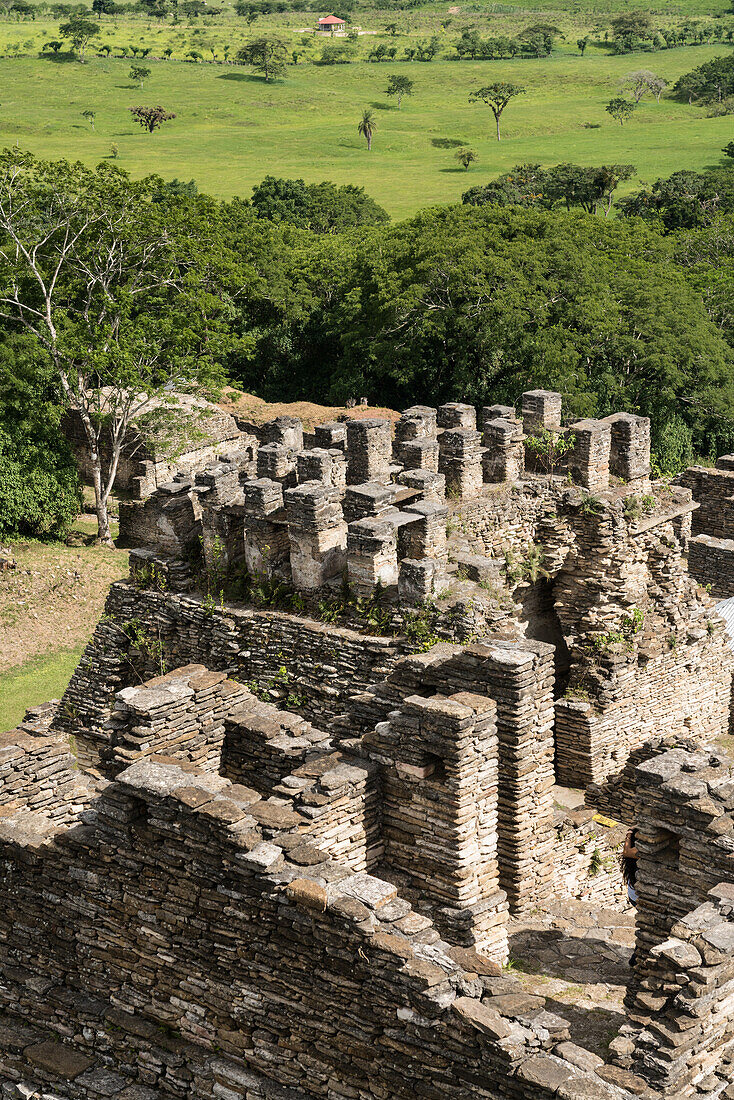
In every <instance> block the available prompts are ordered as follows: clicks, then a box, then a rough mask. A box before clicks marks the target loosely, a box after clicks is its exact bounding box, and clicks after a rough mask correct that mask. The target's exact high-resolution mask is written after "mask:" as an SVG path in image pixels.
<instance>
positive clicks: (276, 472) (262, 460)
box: [257, 443, 296, 488]
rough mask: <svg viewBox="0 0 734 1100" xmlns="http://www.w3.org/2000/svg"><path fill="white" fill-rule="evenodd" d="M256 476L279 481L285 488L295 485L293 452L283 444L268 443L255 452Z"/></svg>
mask: <svg viewBox="0 0 734 1100" xmlns="http://www.w3.org/2000/svg"><path fill="white" fill-rule="evenodd" d="M257 476H258V477H259V478H261V477H265V478H268V479H269V480H271V481H280V482H282V483H283V485H285V486H286V488H289V487H290V486H292V485H295V483H296V457H295V451H293V450H291V449H290V447H286V446H285V445H284V444H283V443H268V444H266V445H265V446H264V447H260V449H259V450H258V452H257Z"/></svg>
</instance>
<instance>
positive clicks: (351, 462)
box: [347, 419, 392, 485]
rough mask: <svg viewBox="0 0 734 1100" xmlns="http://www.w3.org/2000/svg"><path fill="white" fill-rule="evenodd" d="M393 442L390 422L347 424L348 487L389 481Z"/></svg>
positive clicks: (362, 421)
mask: <svg viewBox="0 0 734 1100" xmlns="http://www.w3.org/2000/svg"><path fill="white" fill-rule="evenodd" d="M391 458H392V440H391V438H390V421H389V420H376V419H374V420H373V419H365V420H349V421H347V484H348V485H362V484H363V483H364V482H366V481H372V482H379V483H382V484H387V483H388V482H389V481H390V461H391Z"/></svg>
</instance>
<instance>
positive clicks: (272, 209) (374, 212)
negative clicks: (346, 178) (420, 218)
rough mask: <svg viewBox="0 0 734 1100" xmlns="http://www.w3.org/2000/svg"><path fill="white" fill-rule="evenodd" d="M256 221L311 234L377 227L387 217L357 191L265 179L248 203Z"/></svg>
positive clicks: (331, 185)
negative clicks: (259, 219)
mask: <svg viewBox="0 0 734 1100" xmlns="http://www.w3.org/2000/svg"><path fill="white" fill-rule="evenodd" d="M250 201H251V203H252V206H253V209H254V210H255V212H256V213H257V216H258V218H267V219H268V220H269V221H272V222H287V223H289V224H290V225H297V226H299V227H300V228H301V229H310V230H311V231H312V232H315V233H334V232H338V231H340V230H344V229H350V228H352V227H353V226H355V225H379V224H380V223H381V222H386V221H387V220H388V217H387V214H386V213H385V211H384V210H383V209H382V207H381V206H378V205H377V203H376V202H375V201H374V199H372V198H370V196H369V195H365V193H364V191H363V189H362V188H361V187H354V186H352V185H351V184H347V185H346V186H343V187H337V186H335V184H333V183H328V182H326V181H325V182H323V183H310V184H306V183H304V181H303V180H288V179H276V178H275V177H274V176H266V177H265V179H264V180H263V181H262V183H259V184H258V185H257V187H255V188H254V189H253V192H252V199H251V200H250Z"/></svg>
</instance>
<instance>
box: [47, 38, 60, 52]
mask: <svg viewBox="0 0 734 1100" xmlns="http://www.w3.org/2000/svg"><path fill="white" fill-rule="evenodd" d="M63 44H64V43H63V42H59V40H58V39H52V40H51V41H50V42H44V43H43V49H44V50H47V49H48V50H53V52H54V53H58V52H59V50H60V49H61V47H62V46H63Z"/></svg>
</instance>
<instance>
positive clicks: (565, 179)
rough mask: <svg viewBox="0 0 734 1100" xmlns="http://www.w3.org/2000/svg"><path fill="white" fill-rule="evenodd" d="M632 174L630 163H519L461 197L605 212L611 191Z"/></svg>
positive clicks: (478, 202) (494, 203)
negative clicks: (548, 166)
mask: <svg viewBox="0 0 734 1100" xmlns="http://www.w3.org/2000/svg"><path fill="white" fill-rule="evenodd" d="M634 174H635V169H634V166H633V165H631V164H602V165H601V166H600V167H598V168H594V167H590V168H587V167H581V166H580V165H578V164H557V165H555V167H553V168H542V167H541V166H540V165H539V164H519V165H516V166H515V167H514V168H513V169H511V171H509V172H507V173H505V175H503V176H499V177H498V178H497V179H496V180H492V181H491V182H490V183H487V184H484V185H482V186H478V187H472V188H470V190H469V191H466V192H465V193H464V195H463V196H462V201H463V202H464V203H466V204H468V205H470V206H540V207H543V208H544V209H547V210H550V209H552V208H553V207H554V206H561V205H562V206H565V207H566V209H567V210H570V209H571V208H572V207H574V206H579V207H581V209H582V210H585V211H586V212H587V213H589V214H595V213H596V212H597V210H598V209H600V208H601V209H602V210H603V212H604V213H605V214H609V212H610V210H611V207H612V202H613V200H614V193H615V191H616V190H617V188H618V187H619V184H620V183H621V182H622V180H627V179H630V177H631V176H633V175H634Z"/></svg>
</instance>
